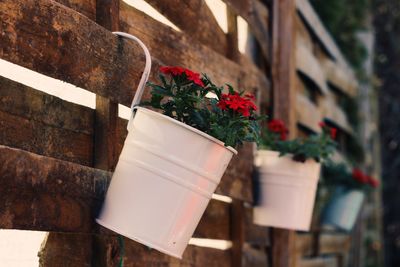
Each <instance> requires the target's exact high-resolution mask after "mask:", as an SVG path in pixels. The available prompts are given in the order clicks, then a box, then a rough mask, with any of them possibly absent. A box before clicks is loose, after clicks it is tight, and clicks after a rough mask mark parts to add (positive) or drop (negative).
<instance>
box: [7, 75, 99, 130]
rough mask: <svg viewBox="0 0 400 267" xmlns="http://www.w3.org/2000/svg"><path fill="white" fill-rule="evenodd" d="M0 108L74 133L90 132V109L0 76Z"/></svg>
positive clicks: (91, 115)
mask: <svg viewBox="0 0 400 267" xmlns="http://www.w3.org/2000/svg"><path fill="white" fill-rule="evenodd" d="M0 110H1V111H3V112H6V113H9V114H11V115H15V116H18V117H22V118H25V119H29V120H31V121H39V122H42V123H44V124H46V125H48V126H53V127H56V128H62V129H65V130H70V131H73V132H77V133H85V134H88V135H91V134H93V119H94V117H93V115H94V114H93V109H91V108H88V107H84V106H81V105H77V104H73V103H70V102H67V101H65V100H62V99H60V98H58V97H55V96H51V95H48V94H46V93H43V92H41V91H38V90H35V89H32V88H30V87H28V86H26V85H23V84H21V83H18V82H16V81H13V80H10V79H7V78H5V77H2V76H0Z"/></svg>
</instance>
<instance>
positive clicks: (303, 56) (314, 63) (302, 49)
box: [296, 42, 328, 94]
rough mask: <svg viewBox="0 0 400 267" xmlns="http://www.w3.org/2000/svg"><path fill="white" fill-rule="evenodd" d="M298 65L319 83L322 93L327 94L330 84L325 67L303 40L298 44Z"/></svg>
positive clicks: (318, 86) (300, 69)
mask: <svg viewBox="0 0 400 267" xmlns="http://www.w3.org/2000/svg"><path fill="white" fill-rule="evenodd" d="M296 67H297V69H298V70H299V71H301V72H302V73H304V74H305V75H307V76H308V77H309V78H310V79H311V80H312V81H313V82H314V83H315V84H316V85H317V88H318V89H319V90H320V92H321V93H323V94H327V92H328V86H327V84H326V77H325V74H324V72H323V68H322V66H321V65H320V62H319V61H318V60H317V58H316V57H315V56H314V55H313V53H312V51H310V50H309V49H307V47H306V46H304V45H302V43H301V42H298V43H297V44H296Z"/></svg>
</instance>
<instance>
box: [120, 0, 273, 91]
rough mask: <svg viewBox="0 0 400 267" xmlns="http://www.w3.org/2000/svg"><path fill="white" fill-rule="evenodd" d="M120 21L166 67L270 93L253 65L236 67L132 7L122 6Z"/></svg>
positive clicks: (260, 74)
mask: <svg viewBox="0 0 400 267" xmlns="http://www.w3.org/2000/svg"><path fill="white" fill-rule="evenodd" d="M120 19H121V24H120V30H122V31H125V32H128V33H131V34H134V35H135V36H137V37H139V38H140V39H141V40H142V41H143V42H145V43H146V45H147V46H148V47H149V50H150V52H151V54H152V55H153V56H154V57H156V58H159V59H160V60H161V61H162V62H163V63H164V64H166V65H179V66H183V67H187V68H190V69H193V70H196V71H198V72H202V73H207V74H208V75H209V76H210V77H211V78H212V79H213V81H214V82H215V83H216V84H225V83H230V84H232V85H233V86H235V87H239V88H241V89H246V90H248V91H253V90H255V89H257V88H258V89H260V90H265V91H268V90H269V88H270V85H269V81H268V79H267V78H266V76H265V75H264V74H263V73H262V72H261V71H260V70H259V69H258V68H257V67H256V66H255V65H254V64H251V63H250V61H241V62H240V65H239V64H236V63H234V62H232V61H231V60H228V59H227V58H226V57H224V56H222V55H220V54H218V53H216V52H215V51H213V50H212V49H210V48H208V47H207V46H204V45H201V44H200V43H199V42H197V41H196V40H194V39H193V38H191V36H189V35H186V34H184V33H182V32H176V31H175V30H173V29H171V28H169V27H168V26H166V25H163V24H162V23H160V22H158V21H156V20H155V19H153V18H151V17H149V16H147V15H146V14H144V13H143V12H141V11H138V10H137V9H135V8H133V7H132V6H129V5H127V4H125V3H121V10H120ZM221 66H223V67H221Z"/></svg>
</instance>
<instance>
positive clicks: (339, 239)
mask: <svg viewBox="0 0 400 267" xmlns="http://www.w3.org/2000/svg"><path fill="white" fill-rule="evenodd" d="M350 245H351V237H350V236H349V235H347V234H337V233H333V234H328V233H325V234H322V235H321V236H320V248H319V250H320V253H321V254H336V253H346V252H347V251H348V250H349V249H350Z"/></svg>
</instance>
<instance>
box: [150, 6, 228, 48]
mask: <svg viewBox="0 0 400 267" xmlns="http://www.w3.org/2000/svg"><path fill="white" fill-rule="evenodd" d="M147 2H148V3H149V4H150V5H152V6H153V7H154V8H155V9H157V10H158V11H159V12H160V13H161V14H163V15H164V16H165V17H166V18H168V19H169V20H170V21H171V22H172V23H174V24H175V25H176V26H177V27H178V28H179V29H181V30H182V31H183V32H185V33H186V34H187V35H190V36H192V37H193V38H194V39H196V40H198V41H199V42H200V43H202V44H204V45H206V46H208V47H210V48H212V49H213V50H214V51H217V52H218V53H220V54H221V55H226V53H227V47H228V44H227V39H226V35H225V33H224V31H223V30H222V29H221V28H220V26H219V24H218V22H217V20H216V19H215V17H214V15H213V13H212V12H211V10H210V8H209V7H208V6H207V4H206V2H205V1H204V0H185V1H182V0H169V1H163V0H147ZM183 10H184V14H183Z"/></svg>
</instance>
